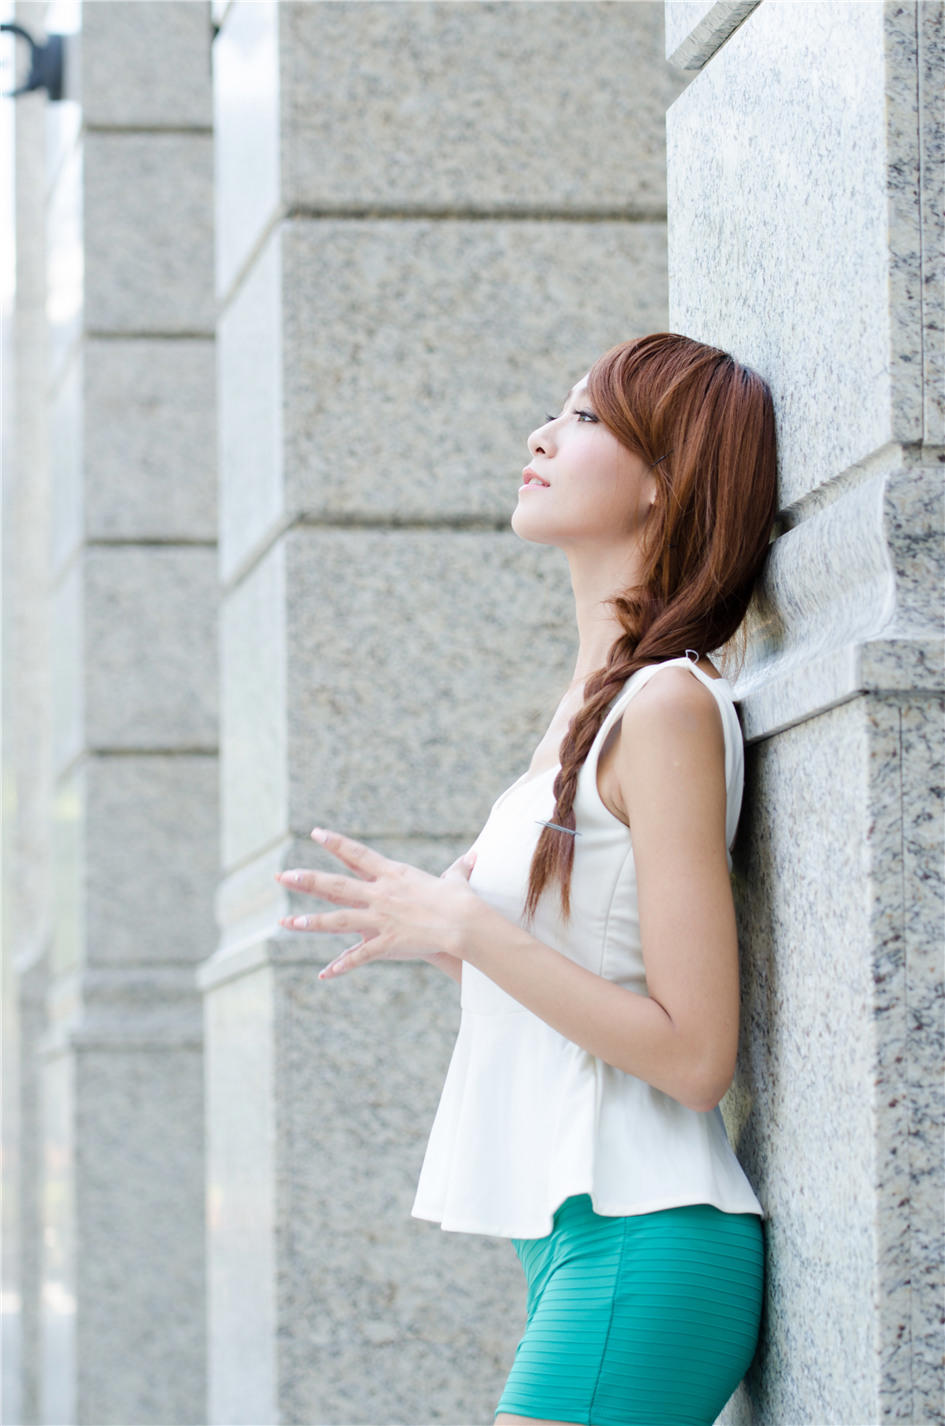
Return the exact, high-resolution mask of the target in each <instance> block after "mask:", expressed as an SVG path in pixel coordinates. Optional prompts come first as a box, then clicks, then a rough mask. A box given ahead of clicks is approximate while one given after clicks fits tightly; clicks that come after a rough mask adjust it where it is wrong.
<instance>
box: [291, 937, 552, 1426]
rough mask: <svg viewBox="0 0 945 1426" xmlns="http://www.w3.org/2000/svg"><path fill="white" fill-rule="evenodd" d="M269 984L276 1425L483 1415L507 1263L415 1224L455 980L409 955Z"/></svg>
mask: <svg viewBox="0 0 945 1426" xmlns="http://www.w3.org/2000/svg"><path fill="white" fill-rule="evenodd" d="M278 985H279V999H278V1024H277V1029H276V1033H277V1043H278V1046H279V1049H278V1060H279V1065H280V1085H281V1086H282V1091H283V1099H282V1102H283V1103H284V1105H285V1106H286V1122H285V1126H284V1134H285V1146H286V1150H287V1154H288V1158H287V1161H286V1162H285V1166H284V1175H285V1177H284V1183H285V1193H286V1196H285V1199H284V1212H285V1215H286V1218H285V1222H286V1234H287V1237H286V1254H285V1258H284V1260H283V1262H282V1264H281V1276H280V1285H281V1289H282V1292H283V1294H284V1295H283V1300H282V1311H283V1312H284V1314H285V1318H286V1320H287V1321H288V1322H289V1323H291V1324H292V1327H291V1331H290V1332H289V1333H288V1334H287V1335H286V1336H285V1337H284V1338H283V1345H284V1355H283V1357H282V1362H281V1381H280V1405H281V1407H282V1411H283V1414H284V1417H285V1419H288V1420H296V1421H365V1422H369V1421H385V1422H401V1423H405V1426H406V1423H410V1422H421V1421H422V1422H430V1421H437V1420H439V1421H446V1422H473V1421H480V1420H488V1419H490V1416H491V1413H492V1411H493V1410H494V1408H495V1403H496V1401H497V1400H498V1397H499V1394H500V1392H501V1388H502V1384H503V1382H504V1379H505V1376H506V1374H507V1373H508V1370H509V1368H510V1366H511V1362H512V1356H513V1354H514V1349H515V1343H516V1341H517V1339H518V1337H519V1336H520V1335H521V1331H522V1329H523V1327H524V1296H525V1293H524V1280H523V1277H522V1272H521V1268H520V1266H519V1263H518V1260H517V1258H516V1256H515V1253H514V1250H513V1249H512V1246H511V1244H510V1243H509V1242H508V1241H507V1240H504V1239H493V1238H487V1237H483V1236H479V1235H468V1234H444V1233H443V1232H442V1231H441V1230H440V1229H439V1228H438V1227H437V1226H436V1225H435V1224H431V1223H422V1222H419V1221H418V1220H415V1219H412V1218H411V1217H410V1207H411V1204H412V1201H413V1194H414V1190H415V1186H416V1179H417V1175H418V1173H419V1168H420V1163H421V1160H422V1157H423V1152H424V1148H425V1146H426V1138H427V1134H428V1132H429V1128H430V1125H431V1124H432V1122H433V1116H434V1113H435V1110H436V1105H437V1102H438V1099H439V1092H440V1087H441V1084H442V1080H443V1076H444V1074H445V1071H446V1066H447V1063H448V1060H449V1055H450V1052H451V1049H452V1043H453V1039H454V1036H455V1031H456V1027H457V1025H458V999H459V995H458V986H457V985H456V984H455V982H454V981H452V980H451V979H449V978H448V977H447V976H445V975H443V973H442V972H439V971H437V970H435V969H434V968H433V967H430V966H421V965H408V964H404V963H396V964H388V965H378V966H368V967H364V968H363V969H362V971H361V972H359V973H353V974H352V975H351V976H350V977H346V978H345V980H342V981H338V982H336V983H335V984H334V985H327V984H326V985H323V984H319V983H318V982H317V980H316V978H315V976H314V973H313V972H312V971H306V970H305V969H304V968H301V967H294V968H292V969H291V970H287V971H286V972H284V973H282V974H281V975H280V978H279V981H278ZM333 991H334V992H339V993H338V994H332V993H331V992H333ZM326 992H327V993H326ZM313 1044H317V1046H318V1050H317V1053H313V1052H312V1047H313ZM444 1282H448V1283H449V1285H450V1287H449V1291H443V1290H442V1284H443V1283H444Z"/></svg>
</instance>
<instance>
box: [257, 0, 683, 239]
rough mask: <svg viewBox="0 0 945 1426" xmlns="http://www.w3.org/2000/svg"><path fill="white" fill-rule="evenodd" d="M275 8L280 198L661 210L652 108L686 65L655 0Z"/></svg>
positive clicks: (353, 0) (438, 206)
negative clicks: (672, 50)
mask: <svg viewBox="0 0 945 1426" xmlns="http://www.w3.org/2000/svg"><path fill="white" fill-rule="evenodd" d="M279 14H280V35H279V40H280V56H281V76H280V80H281V89H282V113H283V126H284V127H283V133H284V151H283V153H284V156H283V164H284V170H283V184H284V197H285V199H286V202H287V203H288V204H289V206H290V208H310V209H317V210H320V211H331V210H332V209H338V208H341V209H348V208H359V209H360V208H364V207H368V208H375V209H381V210H383V209H385V208H392V209H397V210H400V211H404V212H416V211H417V210H418V209H419V210H424V209H427V210H429V209H434V210H443V209H445V210H452V211H468V210H470V209H483V210H487V211H490V212H523V211H524V212H528V211H534V210H539V211H540V212H548V211H549V210H552V211H556V212H563V213H568V212H583V213H587V212H589V211H594V210H597V211H600V212H602V213H604V214H614V213H615V212H627V213H636V214H642V215H643V216H645V217H648V218H653V217H656V216H660V215H661V214H662V211H663V208H664V204H665V175H664V133H663V115H664V113H665V111H666V108H667V106H668V105H669V104H670V103H671V102H672V100H673V99H674V98H675V97H676V95H677V94H678V93H679V90H680V88H681V87H682V85H683V84H684V83H685V80H684V79H682V78H681V77H680V76H678V75H676V74H675V73H674V72H673V71H672V70H671V69H670V67H669V66H668V65H667V64H666V61H665V59H664V56H663V7H662V5H661V4H660V3H658V0H640V2H639V3H636V4H632V5H621V4H616V5H615V4H587V3H584V0H576V3H559V0H541V3H524V4H515V5H484V4H481V3H479V0H472V3H467V0H448V3H426V0H423V3H414V4H411V5H403V4H400V3H397V0H394V3H378V4H372V5H363V4H360V3H359V2H358V0H340V3H335V4H329V5H324V4H323V5H310V4H305V3H301V4H299V3H288V4H284V5H282V6H280V10H279ZM588 74H593V76H594V82H593V84H588V83H587V82H586V79H585V77H586V76H587V75H588ZM591 154H593V161H592V162H589V161H588V160H589V155H591Z"/></svg>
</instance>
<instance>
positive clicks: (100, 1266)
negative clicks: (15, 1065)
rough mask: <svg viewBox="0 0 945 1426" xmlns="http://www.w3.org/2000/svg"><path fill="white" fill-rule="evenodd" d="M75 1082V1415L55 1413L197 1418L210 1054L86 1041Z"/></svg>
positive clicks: (84, 1417)
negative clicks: (132, 1048)
mask: <svg viewBox="0 0 945 1426" xmlns="http://www.w3.org/2000/svg"><path fill="white" fill-rule="evenodd" d="M74 1076H75V1097H76V1103H75V1111H76V1115H77V1145H76V1147H77V1150H78V1157H77V1159H76V1160H75V1166H74V1172H75V1175H76V1187H77V1216H76V1252H77V1297H78V1314H77V1321H76V1339H77V1363H76V1365H77V1371H78V1375H77V1383H76V1396H77V1410H78V1414H77V1415H76V1416H74V1417H65V1418H63V1417H60V1418H58V1419H60V1420H77V1421H88V1422H93V1421H96V1422H106V1421H113V1422H118V1421H126V1422H142V1423H144V1422H153V1423H170V1422H185V1421H188V1420H193V1408H194V1403H196V1402H201V1401H203V1400H204V1396H205V1389H204V1371H205V1283H204V1275H205V1267H204V1152H203V1121H204V1113H203V1055H202V1052H201V1049H200V1047H199V1045H198V1046H197V1047H195V1048H191V1049H185V1048H177V1049H173V1050H172V1049H169V1048H167V1047H165V1048H164V1049H163V1052H162V1053H159V1054H156V1053H153V1052H152V1051H148V1050H141V1051H138V1052H133V1051H130V1050H127V1049H121V1050H119V1049H115V1048H108V1049H105V1048H100V1049H93V1048H90V1047H85V1048H82V1049H80V1051H79V1053H78V1055H77V1060H76V1065H75V1070H74ZM46 1419H47V1420H50V1419H56V1418H50V1417H47V1418H46Z"/></svg>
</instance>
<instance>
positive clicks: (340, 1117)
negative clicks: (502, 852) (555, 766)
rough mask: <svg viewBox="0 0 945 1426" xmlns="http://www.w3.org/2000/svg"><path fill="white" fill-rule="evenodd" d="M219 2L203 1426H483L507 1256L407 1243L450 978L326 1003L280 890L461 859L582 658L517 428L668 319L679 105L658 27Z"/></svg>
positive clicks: (440, 1243) (633, 11)
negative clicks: (278, 878) (365, 853)
mask: <svg viewBox="0 0 945 1426" xmlns="http://www.w3.org/2000/svg"><path fill="white" fill-rule="evenodd" d="M215 14H216V19H217V22H218V24H219V26H220V28H219V31H218V33H217V35H216V38H215V40H214V45H213V71H214V95H215V141H216V155H217V170H216V171H217V188H216V203H217V225H216V231H217V294H218V303H219V323H218V337H219V344H218V350H219V372H220V386H219V410H220V443H219V450H220V494H221V506H220V572H221V580H222V584H221V598H222V609H221V628H222V634H221V656H222V665H221V677H222V685H221V686H222V707H221V719H222V722H221V730H222V742H221V752H222V803H221V808H222V825H221V836H222V849H223V850H222V880H221V884H220V888H219V894H218V899H217V906H218V919H219V923H220V945H219V947H218V950H217V952H216V953H215V955H214V956H213V957H212V959H211V960H210V961H209V962H208V963H207V964H206V965H204V966H203V967H201V970H200V984H201V986H202V987H203V989H204V992H205V996H206V1032H207V1033H206V1051H207V1086H208V1095H209V1106H208V1111H209V1112H208V1156H209V1158H208V1162H209V1194H210V1199H209V1202H210V1220H209V1236H208V1267H209V1286H210V1297H209V1317H208V1320H209V1324H210V1343H209V1376H210V1387H209V1405H208V1413H209V1420H210V1421H212V1422H220V1423H231V1424H232V1423H237V1422H246V1423H249V1422H254V1423H258V1422H260V1421H267V1422H270V1421H271V1422H274V1421H298V1422H303V1421H304V1422H312V1421H318V1422H326V1423H327V1422H333V1421H334V1422H350V1421H361V1422H369V1421H399V1422H405V1423H406V1422H412V1423H416V1422H420V1421H424V1422H428V1421H429V1422H432V1421H445V1422H454V1423H455V1422H459V1421H463V1422H472V1421H475V1420H480V1419H488V1418H490V1417H491V1413H492V1410H493V1409H494V1406H495V1402H496V1400H497V1398H498V1395H499V1392H500V1390H501V1385H502V1382H503V1380H504V1376H505V1374H506V1373H507V1371H508V1367H509V1365H510V1363H511V1357H512V1353H513V1351H514V1346H515V1342H516V1340H517V1337H518V1335H519V1334H520V1332H521V1329H522V1326H523V1325H524V1289H523V1283H522V1280H521V1270H520V1268H519V1265H518V1262H517V1260H516V1258H515V1255H514V1253H512V1251H511V1249H510V1248H509V1245H508V1243H507V1242H506V1241H504V1240H490V1239H486V1238H478V1239H477V1238H475V1237H472V1236H468V1235H462V1234H442V1233H441V1232H440V1231H439V1230H438V1229H437V1228H436V1227H435V1225H432V1224H429V1223H421V1222H419V1221H417V1220H414V1219H411V1217H410V1206H411V1203H412V1198H413V1191H414V1187H415V1182H416V1176H417V1172H418V1170H419V1165H420V1160H421V1157H422V1154H423V1149H424V1145H425V1142H426V1136H427V1133H428V1130H429V1127H430V1124H431V1123H432V1119H433V1114H434V1111H435V1108H436V1103H437V1099H438V1095H439V1089H440V1085H441V1083H442V1078H443V1074H444V1071H445V1068H446V1063H447V1060H448V1057H449V1053H450V1050H451V1047H452V1041H453V1038H454V1034H455V1030H456V1027H457V1024H458V994H457V987H456V985H455V983H454V982H453V981H451V980H449V979H448V978H446V977H444V976H442V975H441V974H440V973H439V972H437V971H434V970H432V969H431V968H430V967H427V966H422V965H400V966H396V965H389V966H377V967H372V968H371V969H369V970H368V971H365V972H362V973H361V974H359V975H358V976H354V977H352V978H351V979H350V981H344V982H339V983H338V984H335V985H332V984H324V985H323V984H320V983H319V982H318V981H317V978H316V973H317V969H318V967H319V966H320V965H321V964H322V962H323V961H324V960H325V959H326V958H328V957H329V956H330V954H333V953H334V951H333V950H332V948H331V945H330V943H329V942H327V941H326V940H325V939H324V938H318V939H317V940H315V939H313V938H309V937H305V936H300V935H299V934H297V933H287V932H281V931H279V930H278V928H277V918H278V916H279V915H280V914H285V913H286V912H288V911H289V910H291V909H295V902H296V901H298V902H300V903H304V904H305V905H306V906H310V905H311V902H310V901H309V900H308V899H307V898H295V897H293V898H286V897H285V894H284V893H283V892H281V891H280V890H279V889H278V888H276V887H275V884H274V882H273V872H274V871H275V870H277V869H278V868H280V867H287V866H297V865H304V864H310V865H315V864H317V863H318V855H316V850H315V848H314V846H313V844H312V843H311V841H310V840H309V839H308V832H309V830H310V829H311V828H312V827H313V826H314V825H316V824H317V823H322V824H324V825H327V826H335V827H338V828H339V829H341V830H344V831H347V832H348V833H349V834H351V835H354V836H356V837H359V838H363V839H364V840H366V841H369V842H371V843H372V844H373V845H375V846H378V847H379V848H380V849H381V850H383V851H387V852H390V853H391V854H393V855H396V856H398V857H403V858H405V859H409V860H411V861H413V862H415V863H417V864H419V865H421V866H424V867H426V868H427V869H429V870H432V871H440V870H442V869H443V868H444V867H445V866H446V865H448V864H449V862H450V861H451V860H453V858H454V857H455V856H456V855H457V854H458V853H459V852H460V851H461V850H463V849H464V848H465V847H466V846H467V845H468V844H469V842H470V841H471V840H472V839H473V837H474V836H475V834H476V832H477V831H478V829H479V826H480V825H481V823H482V821H483V820H484V817H485V814H486V812H487V810H488V807H489V804H490V802H491V801H492V799H493V798H494V796H495V795H496V793H497V791H498V790H500V789H501V787H503V786H505V785H506V784H507V783H508V782H510V781H512V780H513V778H514V777H515V775H516V774H517V772H519V771H520V770H521V767H522V765H523V762H524V760H526V759H527V758H528V756H529V755H530V752H531V749H532V747H533V746H534V743H535V741H536V739H537V736H538V735H539V734H540V732H541V731H542V728H543V726H544V723H545V720H546V719H547V717H548V716H549V714H550V712H551V710H552V708H553V706H554V704H555V702H556V701H557V697H558V696H559V693H560V689H561V687H562V686H564V685H565V684H566V683H567V682H568V680H569V678H570V676H571V669H572V662H573V657H574V634H573V630H572V628H571V624H570V619H571V615H570V609H569V604H570V593H569V589H568V584H567V576H566V570H565V568H564V565H563V562H561V561H560V560H559V559H558V557H557V556H556V555H555V554H554V553H553V552H550V551H543V550H538V549H535V548H533V547H526V546H524V545H522V544H521V542H519V541H517V540H516V539H515V538H514V536H513V535H512V534H511V532H510V530H509V526H508V522H509V516H510V514H511V511H512V509H513V508H514V503H515V498H516V497H515V490H516V488H517V485H518V483H519V475H518V472H519V471H520V470H521V467H522V465H523V464H524V463H525V460H526V459H527V451H526V447H525V437H526V435H527V433H528V432H529V431H530V430H531V429H533V427H534V426H535V425H536V424H538V423H539V421H540V420H542V419H543V418H544V412H545V411H546V410H547V409H551V407H553V406H554V405H555V403H556V402H560V400H561V399H562V397H563V395H564V393H565V392H566V391H567V390H568V388H569V386H570V385H571V384H572V382H573V381H574V380H575V379H576V378H577V377H578V376H580V374H581V373H582V371H584V370H586V368H587V366H588V364H589V363H590V361H591V360H592V359H593V357H594V356H596V355H597V354H598V353H599V352H600V351H601V350H603V349H604V348H606V347H607V346H609V345H611V344H612V343H614V342H616V341H618V340H621V339H623V338H624V337H625V336H626V335H628V333H634V332H644V331H650V330H654V329H656V330H658V329H659V328H661V327H663V326H664V325H665V320H666V310H665V283H666V276H665V222H664V187H663V182H664V180H663V146H664V140H663V114H664V112H665V109H666V106H667V104H668V103H669V101H670V99H671V98H673V97H674V96H675V95H676V94H677V93H678V92H679V90H680V88H681V87H682V84H683V83H684V82H685V81H684V80H683V79H682V78H680V77H679V76H677V75H675V74H674V72H673V71H672V70H671V69H670V67H669V66H667V65H666V63H665V60H664V59H663V57H662V52H661V48H662V35H663V19H662V10H661V7H660V6H658V5H653V4H641V5H629V6H622V5H608V4H596V3H595V4H583V3H577V4H570V3H565V4H557V3H555V4H542V5H540V6H534V5H517V4H516V5H507V6H506V5H498V6H496V5H482V4H478V3H477V4H465V3H461V4H455V3H430V4H427V3H423V4H410V5H403V4H398V3H392V4H376V5H368V6H365V5H360V4H346V3H340V4H327V5H311V4H301V5H297V4H283V5H281V6H279V7H278V9H276V8H275V7H265V6H258V5H251V4H243V3H239V0H234V3H230V4H228V5H225V6H218V7H216V11H215ZM250 76H252V82H251V83H250V82H249V79H250ZM591 76H593V81H591ZM248 96H251V97H248ZM549 403H550V406H549ZM290 903H291V904H290ZM337 948H338V947H336V948H335V949H337ZM263 1146H264V1147H263ZM250 1343H264V1344H266V1352H265V1355H264V1357H262V1358H261V1357H260V1353H259V1352H258V1351H257V1352H251V1351H249V1350H248V1346H249V1344H250Z"/></svg>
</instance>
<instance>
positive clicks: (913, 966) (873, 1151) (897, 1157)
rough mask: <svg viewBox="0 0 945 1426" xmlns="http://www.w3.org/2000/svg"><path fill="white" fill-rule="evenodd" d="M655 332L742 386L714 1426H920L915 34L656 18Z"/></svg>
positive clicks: (932, 1253)
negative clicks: (738, 1239) (735, 1330)
mask: <svg viewBox="0 0 945 1426" xmlns="http://www.w3.org/2000/svg"><path fill="white" fill-rule="evenodd" d="M666 31H667V55H668V56H669V57H670V58H671V59H672V61H673V62H674V63H675V64H678V65H681V66H685V67H686V68H687V69H690V70H698V71H699V72H698V73H697V74H696V76H695V78H694V79H693V80H692V83H691V84H690V85H689V87H688V88H687V89H686V91H685V93H684V94H682V95H681V96H680V97H679V98H678V99H677V100H676V102H675V103H674V104H673V105H672V107H671V109H670V111H669V113H668V116H667V145H668V156H667V158H668V218H669V282H670V289H669V290H670V308H669V313H670V324H671V326H672V327H673V329H674V330H678V331H683V332H686V333H687V334H689V335H691V336H693V337H697V338H699V339H701V340H704V341H707V342H713V343H716V344H718V345H719V346H721V347H723V348H726V349H727V350H730V351H732V352H733V353H734V354H735V355H736V356H738V357H739V358H741V359H742V360H744V361H746V362H748V363H749V364H750V365H752V366H754V367H756V368H757V369H758V370H759V371H760V372H761V373H762V374H763V375H764V376H765V377H766V378H767V379H768V380H769V382H770V383H771V385H772V388H773V391H774V395H775V399H776V404H777V412H778V424H779V435H780V480H781V515H780V519H779V523H778V531H777V539H776V540H775V543H774V547H773V549H772V553H771V559H770V565H769V571H768V576H767V581H766V584H765V588H764V591H763V596H762V598H760V599H759V601H758V603H757V606H756V608H755V609H754V611H753V615H752V618H751V620H750V625H751V627H750V639H749V645H748V653H747V658H746V661H745V664H744V668H743V670H742V674H741V676H740V678H739V680H738V684H737V689H736V691H737V693H738V694H739V695H740V698H741V709H742V714H743V719H744V724H745V731H746V736H747V739H748V741H749V749H748V757H747V768H746V802H745V810H744V816H743V821H742V825H741V828H740V833H739V841H738V848H737V852H738V855H737V858H736V875H737V880H738V892H739V895H738V902H739V920H740V929H741V945H742V954H743V983H744V1003H743V1041H742V1050H741V1056H740V1071H739V1076H738V1080H737V1082H736V1086H735V1088H734V1089H733V1091H732V1092H731V1093H730V1095H729V1096H728V1099H727V1102H726V1106H725V1107H726V1110H727V1118H728V1121H729V1125H730V1129H731V1131H732V1135H733V1138H734V1139H735V1140H736V1142H737V1146H738V1150H739V1153H740V1156H741V1158H742V1160H743V1162H744V1163H745V1166H746V1168H747V1170H748V1172H749V1175H750V1176H751V1178H752V1180H753V1182H754V1184H755V1186H756V1188H757V1189H758V1192H759V1195H760V1197H761V1200H762V1202H763V1204H764V1205H765V1207H766V1210H767V1213H768V1215H769V1216H768V1223H767V1269H768V1293H767V1308H766V1315H765V1320H764V1323H763V1334H762V1343H761V1348H760V1351H759V1353H758V1356H757V1357H756V1359H755V1363H754V1365H753V1367H752V1370H751V1372H750V1373H749V1376H748V1380H747V1384H746V1386H745V1388H743V1389H742V1390H741V1391H740V1392H739V1393H738V1394H737V1397H736V1399H734V1400H733V1403H732V1405H731V1407H730V1408H729V1410H728V1411H727V1412H726V1415H725V1418H724V1419H725V1420H726V1421H727V1422H732V1423H734V1422H739V1423H742V1422H748V1421H752V1422H758V1423H765V1426H782V1423H785V1422H791V1423H811V1426H814V1423H818V1424H819V1423H823V1422H827V1421H830V1422H844V1423H853V1422H875V1421H880V1420H882V1421H886V1420H893V1419H895V1420H897V1421H909V1422H912V1423H927V1422H933V1421H940V1420H941V1419H942V1418H941V1414H940V1413H941V1405H942V1379H941V1375H940V1361H941V1339H940V1328H939V1317H940V1311H939V1309H940V1303H941V1262H942V1174H941V1170H942V1164H941V1128H940V1126H941V1119H942V1081H941V1030H942V1020H941V1008H940V1007H941V994H942V985H941V953H942V933H943V920H942V897H943V888H942V858H943V846H942V831H943V822H942V786H943V767H942V759H943V722H942V714H943V707H942V693H943V677H942V546H941V533H942V465H943V461H945V448H943V446H945V421H943V379H942V377H943V372H942V357H943V350H942V331H943V313H942V292H943V283H942V276H943V273H942V263H941V255H942V227H941V214H942V172H943V168H942V123H941V120H942V110H941V100H940V76H941V67H942V6H941V4H939V3H937V0H933V2H932V3H919V4H916V3H909V0H902V3H889V4H881V3H869V4H845V3H832V4H830V5H824V4H784V3H779V0H762V3H760V4H751V3H748V4H746V3H719V4H707V3H694V4H693V3H687V4H676V3H668V4H667V7H666Z"/></svg>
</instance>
